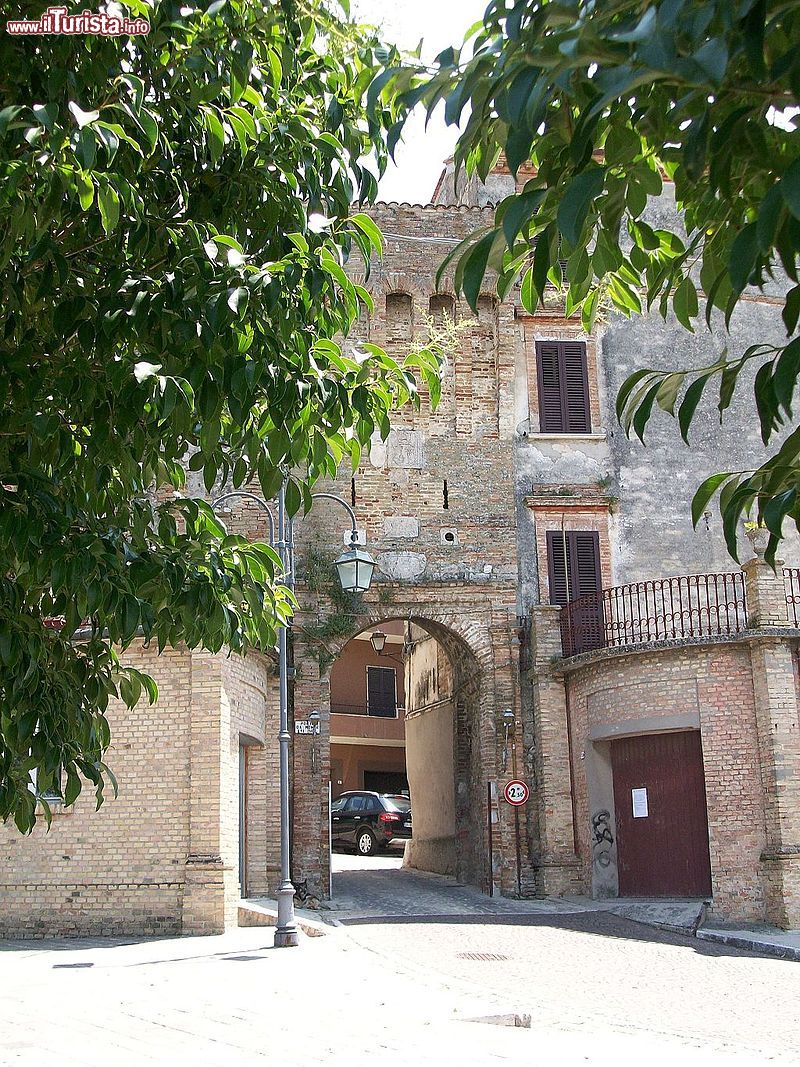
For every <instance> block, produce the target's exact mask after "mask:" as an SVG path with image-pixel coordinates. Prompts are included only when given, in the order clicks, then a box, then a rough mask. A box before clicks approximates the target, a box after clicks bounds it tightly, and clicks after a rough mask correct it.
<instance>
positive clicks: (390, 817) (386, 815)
mask: <svg viewBox="0 0 800 1067" xmlns="http://www.w3.org/2000/svg"><path fill="white" fill-rule="evenodd" d="M378 819H379V821H380V822H400V821H401V819H400V816H399V815H395V814H394V813H393V812H391V811H384V812H381V814H380V815H379V816H378Z"/></svg>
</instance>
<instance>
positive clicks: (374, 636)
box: [370, 630, 386, 655]
mask: <svg viewBox="0 0 800 1067" xmlns="http://www.w3.org/2000/svg"><path fill="white" fill-rule="evenodd" d="M370 642H371V643H372V647H373V649H374V650H375V651H376V652H377V653H378V655H380V654H381V652H383V650H384V648H385V647H386V634H385V633H384V632H383V630H373V631H372V633H371V634H370Z"/></svg>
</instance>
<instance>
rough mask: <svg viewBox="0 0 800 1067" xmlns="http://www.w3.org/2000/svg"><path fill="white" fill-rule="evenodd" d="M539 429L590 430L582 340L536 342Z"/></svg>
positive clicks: (557, 431) (544, 431)
mask: <svg viewBox="0 0 800 1067" xmlns="http://www.w3.org/2000/svg"><path fill="white" fill-rule="evenodd" d="M536 366H537V374H538V383H539V429H540V431H541V432H542V433H590V432H591V429H592V418H591V413H590V411H589V376H588V373H587V369H586V344H585V342H583V341H537V342H536Z"/></svg>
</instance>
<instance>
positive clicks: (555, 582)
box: [547, 530, 573, 606]
mask: <svg viewBox="0 0 800 1067" xmlns="http://www.w3.org/2000/svg"><path fill="white" fill-rule="evenodd" d="M571 548H572V546H571V544H570V537H569V534H567V544H566V567H565V566H564V563H565V556H564V550H565V546H564V537H563V535H562V534H561V533H560V532H559V531H557V530H548V531H547V574H548V578H549V581H550V603H551V604H561V605H562V606H563V605H564V604H566V603H567V601H568V600H569V599H570V597H569V596H568V595H567V574H569V576H570V590H571V588H572V582H571V579H572V571H573V566H572V561H571V559H570V555H571V552H570V550H571Z"/></svg>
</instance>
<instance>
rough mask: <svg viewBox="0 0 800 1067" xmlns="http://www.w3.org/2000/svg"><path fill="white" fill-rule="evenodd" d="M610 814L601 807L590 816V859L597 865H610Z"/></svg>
mask: <svg viewBox="0 0 800 1067" xmlns="http://www.w3.org/2000/svg"><path fill="white" fill-rule="evenodd" d="M610 820H611V814H610V812H608V811H606V809H605V808H602V809H601V810H600V811H596V812H595V813H594V815H593V816H592V836H593V838H594V840H593V841H592V859H593V861H594V863H596V864H597V866H598V867H603V868H605V867H609V866H610V865H611V859H612V857H611V849H612V847H613V845H614V835H613V834H612V832H611V825H610Z"/></svg>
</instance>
